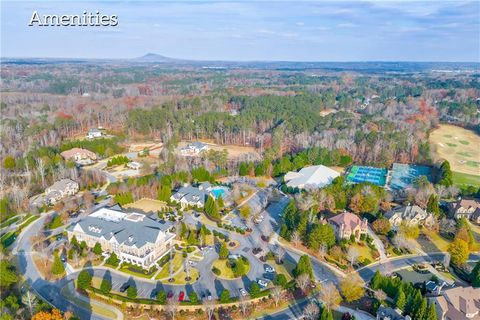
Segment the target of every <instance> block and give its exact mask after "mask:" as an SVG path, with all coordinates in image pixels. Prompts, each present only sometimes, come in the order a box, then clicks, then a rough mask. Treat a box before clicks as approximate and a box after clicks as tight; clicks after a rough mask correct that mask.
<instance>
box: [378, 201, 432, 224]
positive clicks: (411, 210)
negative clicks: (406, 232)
mask: <svg viewBox="0 0 480 320" xmlns="http://www.w3.org/2000/svg"><path fill="white" fill-rule="evenodd" d="M385 218H387V219H388V221H390V225H391V226H392V229H393V230H398V228H399V227H400V225H401V224H402V223H405V224H407V225H409V226H417V225H424V226H426V227H432V226H433V225H434V223H435V218H434V216H433V214H431V213H427V211H425V210H424V209H422V208H420V207H419V206H417V205H407V206H404V207H398V208H395V209H393V210H390V211H388V212H387V213H385Z"/></svg>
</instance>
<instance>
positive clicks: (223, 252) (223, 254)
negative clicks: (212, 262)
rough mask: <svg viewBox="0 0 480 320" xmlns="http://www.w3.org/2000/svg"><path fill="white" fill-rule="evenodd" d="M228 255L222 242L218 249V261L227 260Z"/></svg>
mask: <svg viewBox="0 0 480 320" xmlns="http://www.w3.org/2000/svg"><path fill="white" fill-rule="evenodd" d="M229 254H230V252H229V251H228V249H227V245H226V243H225V242H223V243H222V246H221V247H220V251H219V252H218V256H219V257H220V259H222V260H225V259H227V258H228V255H229Z"/></svg>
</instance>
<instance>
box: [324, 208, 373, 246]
mask: <svg viewBox="0 0 480 320" xmlns="http://www.w3.org/2000/svg"><path fill="white" fill-rule="evenodd" d="M328 223H329V224H330V225H331V226H332V228H333V230H334V231H335V236H336V238H337V239H338V240H341V239H349V238H350V236H351V235H353V236H354V237H355V239H357V240H359V239H360V237H361V235H362V234H367V229H368V222H367V219H361V218H360V217H359V216H357V215H356V214H353V213H351V212H348V211H345V212H343V213H341V214H338V215H335V216H333V217H331V218H330V219H328Z"/></svg>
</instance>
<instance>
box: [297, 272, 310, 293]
mask: <svg viewBox="0 0 480 320" xmlns="http://www.w3.org/2000/svg"><path fill="white" fill-rule="evenodd" d="M295 283H296V284H297V287H298V288H300V290H302V292H305V290H306V289H307V287H308V285H309V284H310V276H309V275H308V274H306V273H303V274H301V275H300V276H299V277H298V278H297V279H296V280H295Z"/></svg>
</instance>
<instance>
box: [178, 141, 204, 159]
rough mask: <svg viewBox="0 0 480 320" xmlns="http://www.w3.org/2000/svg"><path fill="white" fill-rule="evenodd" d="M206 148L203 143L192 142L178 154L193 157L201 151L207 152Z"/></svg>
mask: <svg viewBox="0 0 480 320" xmlns="http://www.w3.org/2000/svg"><path fill="white" fill-rule="evenodd" d="M207 150H208V146H207V145H206V144H205V143H203V142H199V141H196V142H192V143H189V144H188V145H187V146H186V147H183V148H181V149H180V153H181V154H182V155H184V156H194V155H198V154H200V152H202V151H207Z"/></svg>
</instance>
